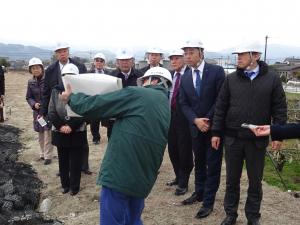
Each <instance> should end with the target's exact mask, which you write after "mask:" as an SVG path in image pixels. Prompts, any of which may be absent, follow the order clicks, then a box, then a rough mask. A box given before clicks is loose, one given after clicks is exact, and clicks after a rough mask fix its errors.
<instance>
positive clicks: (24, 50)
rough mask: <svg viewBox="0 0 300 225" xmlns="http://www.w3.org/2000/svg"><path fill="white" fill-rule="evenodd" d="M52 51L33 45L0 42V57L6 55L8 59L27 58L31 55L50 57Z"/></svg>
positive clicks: (43, 57)
mask: <svg viewBox="0 0 300 225" xmlns="http://www.w3.org/2000/svg"><path fill="white" fill-rule="evenodd" d="M51 56H52V51H50V50H47V49H42V48H38V47H35V46H25V45H19V44H3V43H0V57H8V58H9V60H16V59H21V60H29V59H30V58H32V57H39V58H41V59H50V58H51Z"/></svg>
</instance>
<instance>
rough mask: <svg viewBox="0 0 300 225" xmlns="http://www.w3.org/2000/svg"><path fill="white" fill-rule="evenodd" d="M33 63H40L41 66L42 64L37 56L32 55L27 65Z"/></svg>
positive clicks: (32, 64)
mask: <svg viewBox="0 0 300 225" xmlns="http://www.w3.org/2000/svg"><path fill="white" fill-rule="evenodd" d="M34 65H41V66H43V62H42V60H40V59H39V58H35V57H33V58H31V59H30V60H29V63H28V67H31V66H34Z"/></svg>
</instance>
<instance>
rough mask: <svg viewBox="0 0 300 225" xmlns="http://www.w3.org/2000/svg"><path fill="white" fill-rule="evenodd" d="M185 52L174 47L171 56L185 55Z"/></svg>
mask: <svg viewBox="0 0 300 225" xmlns="http://www.w3.org/2000/svg"><path fill="white" fill-rule="evenodd" d="M183 54H184V52H183V50H182V49H174V50H172V51H171V52H170V53H169V58H171V57H172V56H183Z"/></svg>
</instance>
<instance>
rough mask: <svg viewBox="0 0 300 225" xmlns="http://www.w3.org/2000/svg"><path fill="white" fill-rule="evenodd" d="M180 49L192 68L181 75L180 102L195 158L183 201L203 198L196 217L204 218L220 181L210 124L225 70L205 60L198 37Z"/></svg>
mask: <svg viewBox="0 0 300 225" xmlns="http://www.w3.org/2000/svg"><path fill="white" fill-rule="evenodd" d="M182 49H183V50H184V57H185V62H186V63H187V64H188V65H189V66H190V67H191V69H190V70H189V71H187V72H186V73H185V74H184V75H183V76H182V79H181V85H180V92H179V103H180V105H181V108H182V111H183V113H184V115H185V117H186V118H187V120H188V122H189V127H190V131H191V135H192V148H193V152H194V160H195V192H194V193H193V194H192V196H191V197H189V198H187V199H186V200H184V201H183V202H182V203H183V204H184V205H189V204H193V203H195V202H197V201H199V202H201V201H203V204H202V207H201V208H200V210H199V211H198V213H197V215H196V217H197V218H204V217H207V216H208V215H209V214H210V213H211V212H212V210H213V206H214V201H215V196H216V192H217V191H218V188H219V183H220V173H221V164H222V145H220V146H219V147H220V149H221V150H220V151H215V150H214V149H212V147H211V131H210V128H211V123H212V118H213V114H214V107H215V102H216V99H217V96H218V92H219V90H220V88H221V85H222V83H223V81H224V79H225V73H224V69H223V68H222V67H220V66H217V65H212V64H208V63H206V62H205V61H204V52H203V51H204V48H203V44H202V42H201V41H199V40H191V41H187V42H186V43H185V45H184V46H183V47H182Z"/></svg>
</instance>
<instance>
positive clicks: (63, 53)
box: [41, 43, 91, 174]
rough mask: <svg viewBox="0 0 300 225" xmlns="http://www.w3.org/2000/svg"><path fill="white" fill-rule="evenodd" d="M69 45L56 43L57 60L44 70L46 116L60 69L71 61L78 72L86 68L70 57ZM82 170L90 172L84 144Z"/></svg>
mask: <svg viewBox="0 0 300 225" xmlns="http://www.w3.org/2000/svg"><path fill="white" fill-rule="evenodd" d="M69 48H70V46H69V45H68V44H66V43H58V44H57V46H56V47H55V49H54V52H55V56H56V58H57V60H56V61H55V62H54V63H52V64H51V65H50V66H49V67H48V68H47V69H46V72H45V80H44V89H43V93H42V107H41V110H42V115H43V116H44V117H47V114H48V105H49V101H50V97H51V92H52V88H53V87H55V86H56V85H62V78H61V70H62V68H63V67H64V66H65V65H67V64H68V63H73V64H74V65H76V66H77V67H78V70H79V73H80V74H81V73H86V72H87V69H86V67H85V65H84V64H82V63H79V62H76V61H75V60H73V59H72V58H70V53H69ZM83 154H84V155H83V164H82V171H83V172H84V173H86V174H91V172H90V171H89V165H88V155H89V146H88V145H86V147H85V151H84V152H83Z"/></svg>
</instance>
